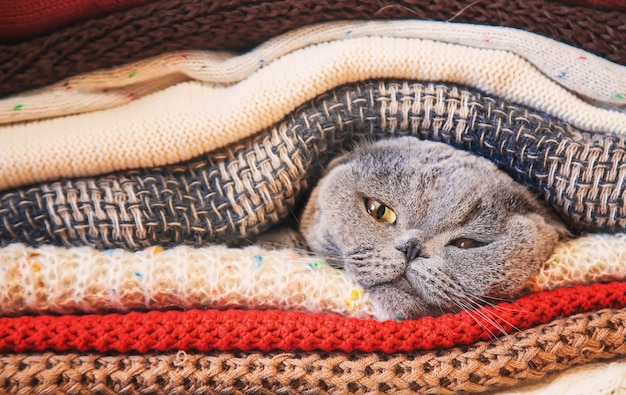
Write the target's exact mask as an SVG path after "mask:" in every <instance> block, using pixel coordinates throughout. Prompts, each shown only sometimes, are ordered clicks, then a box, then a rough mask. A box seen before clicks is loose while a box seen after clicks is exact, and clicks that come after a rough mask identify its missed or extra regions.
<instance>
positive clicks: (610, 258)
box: [535, 234, 626, 290]
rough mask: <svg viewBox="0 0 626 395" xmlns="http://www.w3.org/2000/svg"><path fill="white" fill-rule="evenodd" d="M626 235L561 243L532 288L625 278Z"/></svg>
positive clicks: (594, 237)
mask: <svg viewBox="0 0 626 395" xmlns="http://www.w3.org/2000/svg"><path fill="white" fill-rule="evenodd" d="M625 243H626V235H623V234H619V235H616V236H609V235H588V236H585V237H579V238H577V239H574V240H571V241H567V242H564V243H561V244H559V245H557V246H556V248H555V249H554V252H553V253H552V256H551V257H550V259H548V261H547V262H546V263H545V264H544V265H543V267H542V268H541V270H540V271H539V273H538V274H537V276H536V277H535V289H536V290H544V289H554V288H557V287H567V286H571V285H573V284H582V283H586V282H590V283H591V282H606V281H613V280H622V279H625V278H626V249H625V248H624V247H626V244H625Z"/></svg>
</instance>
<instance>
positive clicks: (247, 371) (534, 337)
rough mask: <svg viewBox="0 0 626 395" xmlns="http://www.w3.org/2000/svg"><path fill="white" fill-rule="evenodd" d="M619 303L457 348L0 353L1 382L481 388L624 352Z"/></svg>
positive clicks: (108, 386) (16, 385)
mask: <svg viewBox="0 0 626 395" xmlns="http://www.w3.org/2000/svg"><path fill="white" fill-rule="evenodd" d="M625 320H626V312H625V311H624V310H603V311H599V312H594V313H585V314H577V315H574V316H571V317H566V318H558V319H555V320H554V321H552V322H550V323H548V324H544V325H540V326H537V327H535V328H530V329H526V330H523V331H520V332H516V333H513V334H511V335H510V336H507V337H503V338H499V339H495V340H490V341H481V342H477V343H474V344H472V345H470V346H466V347H462V348H452V349H449V350H437V351H432V352H413V353H391V354H383V353H344V352H331V353H325V352H289V353H283V352H267V353H260V352H250V353H242V352H216V351H212V352H208V353H205V352H198V351H181V350H172V351H168V352H164V353H161V352H149V353H146V354H141V355H137V354H130V355H129V354H126V355H110V354H108V355H102V354H95V353H88V354H77V353H63V354H55V353H51V352H46V353H40V354H3V355H0V386H1V387H2V388H4V389H5V390H8V391H18V390H19V391H24V392H28V393H39V392H43V391H44V390H45V391H48V392H60V393H67V392H69V391H70V390H71V391H76V392H79V391H84V392H93V391H96V390H98V391H113V392H119V391H120V389H122V388H123V389H124V390H127V391H135V392H150V393H175V392H177V391H188V390H189V388H194V389H197V390H199V391H200V392H202V391H204V390H206V391H207V392H212V391H215V390H216V389H219V390H221V391H223V392H229V393H239V392H242V393H243V392H246V393H247V392H255V393H264V394H274V393H276V392H281V393H282V392H285V393H336V392H338V391H345V390H349V391H351V392H353V393H357V392H359V391H362V392H377V391H410V392H411V393H452V392H461V391H462V392H473V393H476V392H485V391H489V390H494V389H497V388H506V387H511V386H513V385H515V384H519V383H528V382H532V381H533V380H537V379H539V378H542V377H544V376H545V375H546V374H548V373H550V372H558V371H563V370H565V369H567V368H569V367H572V366H576V365H580V364H583V363H590V362H593V361H601V360H607V359H610V358H616V357H623V356H624V355H626V347H625V345H624V339H625V338H626V333H625V332H626V325H624V323H625Z"/></svg>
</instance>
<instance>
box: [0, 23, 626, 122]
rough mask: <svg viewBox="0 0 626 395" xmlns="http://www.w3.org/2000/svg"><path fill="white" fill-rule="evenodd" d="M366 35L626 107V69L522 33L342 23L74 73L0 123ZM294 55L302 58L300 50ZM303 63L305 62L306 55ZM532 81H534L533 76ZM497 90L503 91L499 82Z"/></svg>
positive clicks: (225, 81)
mask: <svg viewBox="0 0 626 395" xmlns="http://www.w3.org/2000/svg"><path fill="white" fill-rule="evenodd" d="M364 36H367V37H369V36H382V37H398V38H400V37H403V38H419V39H429V40H435V41H442V42H443V41H445V42H448V43H452V44H461V45H465V46H471V47H476V48H485V49H499V50H506V51H509V52H513V53H515V54H516V55H519V56H520V57H522V58H524V59H525V60H527V61H528V62H530V63H531V64H532V65H533V66H535V67H536V68H537V69H539V70H540V71H541V72H542V74H544V75H545V76H546V77H548V78H550V79H552V80H553V81H554V82H556V83H557V84H559V85H561V86H563V87H565V88H566V89H568V90H569V91H571V92H573V93H575V94H577V95H578V96H581V97H583V98H586V100H588V101H590V102H593V103H596V104H598V105H602V106H603V107H612V108H616V109H620V108H626V94H625V93H624V92H621V93H620V90H619V87H624V90H626V67H624V66H622V65H619V64H616V63H613V62H609V61H608V60H606V59H604V58H601V57H599V56H596V55H594V54H592V53H590V52H586V51H583V50H581V49H579V48H575V47H571V46H568V45H565V44H563V43H561V42H558V41H555V40H552V39H549V38H546V37H542V36H539V35H537V34H533V33H530V32H526V31H524V30H517V29H511V28H504V27H493V26H482V25H472V24H462V23H457V24H451V23H446V22H430V21H417V20H408V21H384V22H378V21H371V22H343V21H342V22H330V23H324V24H318V25H314V26H306V27H303V28H301V29H297V30H294V31H292V32H288V33H285V34H283V35H281V36H278V37H275V38H273V39H271V40H269V41H267V42H265V43H263V44H261V45H260V46H259V47H257V48H256V49H254V50H253V51H250V52H246V53H244V54H241V55H233V54H229V53H225V52H211V51H179V52H173V53H166V54H163V55H161V56H157V57H154V58H149V59H146V60H142V61H139V62H134V63H129V64H125V65H122V66H119V67H115V68H112V69H107V70H101V71H96V72H92V73H89V74H83V75H77V76H73V77H70V78H67V79H65V80H63V81H61V82H59V83H56V84H54V85H52V86H49V87H46V88H41V89H40V90H37V91H32V92H25V93H22V94H18V95H13V96H10V97H8V98H4V99H0V123H9V122H17V121H24V120H33V119H40V118H46V117H53V116H60V115H67V114H79V113H84V112H89V111H95V110H102V109H106V108H112V107H117V106H120V105H123V104H126V103H130V102H131V101H133V100H137V99H140V98H142V97H144V96H147V95H149V94H153V93H155V92H158V91H160V90H163V89H165V88H166V87H168V86H172V85H175V84H177V83H180V82H182V81H184V80H188V79H191V80H197V81H202V82H205V83H208V84H211V85H212V86H220V87H221V86H229V85H233V84H235V83H238V82H239V81H242V80H244V79H246V78H248V77H250V75H251V74H253V73H255V72H257V71H258V70H259V69H261V68H262V67H266V66H267V65H269V64H271V63H272V62H274V61H275V60H277V59H279V58H281V57H283V56H285V55H287V54H289V53H291V52H294V51H296V50H298V49H302V48H304V47H306V46H310V45H312V44H318V43H321V42H326V41H338V40H342V39H345V38H357V37H364ZM440 51H441V50H440ZM298 56H299V57H305V55H303V54H299V55H298ZM491 56H493V54H491ZM496 58H498V57H497V56H496ZM496 60H497V59H496ZM502 60H503V61H504V59H502ZM301 61H302V62H303V63H308V62H311V60H310V59H302V60H301ZM429 61H432V62H436V61H438V62H441V60H440V59H436V57H434V56H432V57H430V59H429ZM454 61H456V60H454ZM446 63H449V62H446ZM442 66H444V65H442ZM271 67H274V66H271ZM287 71H288V70H287ZM379 72H380V71H379ZM383 72H384V71H383ZM264 73H266V74H265V75H264V77H263V78H265V79H268V78H270V76H269V75H268V74H267V72H264ZM407 76H408V75H407ZM432 77H433V78H435V79H438V80H440V81H441V80H445V79H449V78H450V77H449V76H446V75H445V74H443V73H442V74H440V75H433V76H432ZM480 77H481V76H478V75H476V76H474V78H477V79H476V80H472V81H468V83H470V84H471V85H476V86H478V85H480V86H485V84H484V78H480ZM320 79H321V76H320ZM509 83H511V82H510V81H509ZM536 83H538V84H540V82H539V81H537V82H536ZM516 85H517V84H516ZM485 87H486V88H488V87H487V86H485ZM496 88H500V89H501V87H499V86H498V87H496ZM616 88H617V90H616ZM513 92H514V93H517V92H518V91H517V90H514V91H513ZM519 92H520V93H521V92H522V91H521V90H520V91H519ZM493 93H498V92H495V91H494V92H493ZM508 95H511V93H510V92H509V93H508ZM519 96H520V95H516V96H515V99H516V100H518V101H523V100H524V99H523V98H522V97H519ZM511 97H513V96H511ZM535 100H536V98H535ZM537 104H538V103H537Z"/></svg>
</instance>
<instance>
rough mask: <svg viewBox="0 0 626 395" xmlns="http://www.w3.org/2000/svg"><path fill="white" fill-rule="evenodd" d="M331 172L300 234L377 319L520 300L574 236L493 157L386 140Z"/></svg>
mask: <svg viewBox="0 0 626 395" xmlns="http://www.w3.org/2000/svg"><path fill="white" fill-rule="evenodd" d="M330 168H331V170H330V171H329V172H328V174H327V175H326V176H325V177H324V178H323V179H322V180H321V181H320V183H319V184H318V186H317V187H316V188H315V190H314V191H313V193H312V195H311V199H310V200H309V202H308V203H307V206H306V207H305V210H304V213H303V216H302V219H301V231H302V234H303V235H304V237H305V239H306V241H307V243H308V245H309V247H310V248H311V250H312V251H314V252H316V253H318V254H322V255H325V256H326V257H328V259H329V261H331V262H334V263H335V264H337V265H340V266H342V267H344V268H345V269H346V270H347V271H348V272H349V273H350V274H351V275H352V276H353V277H354V278H355V280H356V281H357V282H359V283H360V284H361V285H362V286H363V287H364V288H365V289H367V290H368V291H369V292H370V294H371V295H372V297H373V299H374V304H375V306H376V308H377V315H378V318H379V319H395V318H403V319H406V318H416V317H419V316H423V315H438V314H441V313H442V312H454V311H459V310H464V309H473V308H475V307H477V306H478V305H482V304H484V303H485V302H493V301H494V300H495V298H513V297H515V296H517V295H518V294H519V292H520V290H521V289H522V288H523V287H524V286H525V285H527V282H528V280H529V278H530V277H531V276H532V275H534V274H535V273H536V272H537V270H538V269H539V267H540V266H541V264H542V263H543V262H545V260H546V259H547V258H548V257H549V255H550V253H551V252H552V249H553V248H554V246H555V244H556V243H557V241H558V238H559V234H566V233H567V231H566V230H565V228H564V227H563V226H562V225H560V224H559V222H558V221H557V220H556V219H555V218H554V217H553V216H552V214H550V213H549V212H548V211H547V210H546V209H545V208H544V207H543V206H542V205H540V204H539V203H538V202H537V201H536V200H535V198H534V196H533V195H532V194H530V193H529V192H528V191H527V190H526V189H525V188H524V187H522V186H521V185H518V184H516V183H515V182H514V181H513V180H512V179H511V178H510V177H509V176H508V175H506V174H505V173H503V172H501V171H500V170H498V169H497V168H496V167H495V165H493V164H492V163H491V162H489V161H488V160H486V159H483V158H479V157H476V156H473V155H470V154H468V153H466V152H463V151H459V150H456V149H454V148H451V147H449V146H447V145H444V144H440V143H433V142H425V141H420V140H418V139H416V138H410V137H406V138H396V139H391V140H384V141H380V142H378V143H375V144H370V145H367V146H364V147H361V148H359V149H357V150H355V151H353V152H351V153H349V154H347V155H344V156H342V157H340V158H338V159H336V160H335V161H333V163H331V166H330Z"/></svg>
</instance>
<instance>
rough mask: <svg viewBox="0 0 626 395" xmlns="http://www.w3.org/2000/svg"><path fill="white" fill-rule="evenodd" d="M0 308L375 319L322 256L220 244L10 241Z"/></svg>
mask: <svg viewBox="0 0 626 395" xmlns="http://www.w3.org/2000/svg"><path fill="white" fill-rule="evenodd" d="M625 279H626V276H625ZM0 306H1V308H0V315H18V314H42V313H53V314H72V313H86V312H87V313H94V312H98V313H102V312H111V311H118V312H125V311H130V310H148V309H151V310H162V309H166V308H185V309H189V308H217V309H225V308H248V309H268V308H269V309H281V310H299V311H308V312H314V313H336V314H341V315H349V316H354V317H369V318H371V317H373V316H374V313H373V308H372V305H371V303H370V301H369V298H368V295H366V294H364V291H363V289H362V288H361V287H360V286H358V285H357V284H356V283H355V282H354V281H353V280H352V279H351V278H350V277H349V276H348V275H347V274H346V273H345V272H344V271H340V270H337V269H332V268H331V267H330V266H328V265H327V264H326V263H325V262H324V260H323V259H321V258H318V257H315V256H304V255H301V254H298V253H297V252H295V251H266V250H262V249H260V248H257V247H249V248H245V249H228V248H225V247H222V246H212V247H207V248H191V247H186V246H180V247H177V248H173V249H169V250H163V249H162V248H160V247H156V248H149V249H147V250H144V251H139V252H136V253H129V252H126V251H124V250H115V251H113V250H110V251H104V252H101V251H97V250H93V249H91V248H88V247H80V248H72V249H65V248H60V247H51V246H43V247H40V248H37V249H34V248H28V247H25V246H23V245H20V244H13V245H10V246H9V247H6V248H3V249H0Z"/></svg>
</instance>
